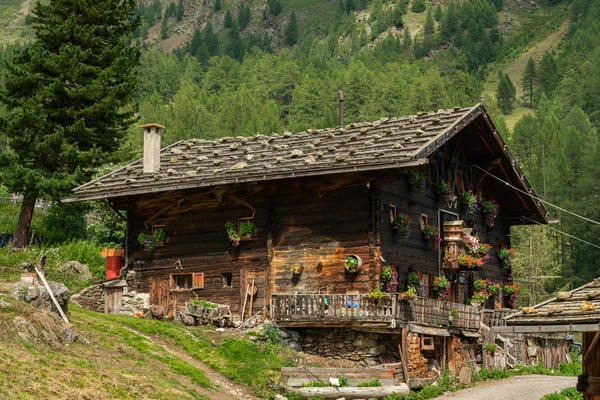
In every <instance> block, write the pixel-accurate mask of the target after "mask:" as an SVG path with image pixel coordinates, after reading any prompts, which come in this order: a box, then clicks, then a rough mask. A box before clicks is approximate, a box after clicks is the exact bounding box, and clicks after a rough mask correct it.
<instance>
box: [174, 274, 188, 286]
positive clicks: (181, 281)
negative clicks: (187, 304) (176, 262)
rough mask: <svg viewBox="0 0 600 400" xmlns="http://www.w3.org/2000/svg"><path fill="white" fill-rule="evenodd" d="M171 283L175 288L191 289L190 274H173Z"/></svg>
mask: <svg viewBox="0 0 600 400" xmlns="http://www.w3.org/2000/svg"><path fill="white" fill-rule="evenodd" d="M173 281H174V282H173V284H174V285H175V287H174V288H173V289H175V290H183V289H191V288H192V274H187V275H175V276H173Z"/></svg>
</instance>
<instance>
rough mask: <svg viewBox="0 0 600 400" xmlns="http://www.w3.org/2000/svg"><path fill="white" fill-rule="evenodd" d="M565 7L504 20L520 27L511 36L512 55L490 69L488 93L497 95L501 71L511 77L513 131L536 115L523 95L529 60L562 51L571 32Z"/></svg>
mask: <svg viewBox="0 0 600 400" xmlns="http://www.w3.org/2000/svg"><path fill="white" fill-rule="evenodd" d="M567 7H568V6H566V5H565V4H558V5H555V6H547V5H542V6H540V7H539V8H534V9H528V10H525V11H517V12H509V11H504V12H503V13H502V15H501V19H502V21H503V22H504V23H505V24H507V25H508V24H512V25H516V27H515V28H514V30H513V31H512V32H511V33H510V34H508V36H507V37H506V39H505V41H506V42H507V43H508V55H507V56H506V57H505V59H504V61H503V62H500V63H496V64H493V65H491V66H490V68H489V73H488V77H487V80H486V82H485V84H484V93H486V94H488V95H491V96H495V94H496V88H497V86H498V71H502V72H503V73H506V74H508V76H509V77H510V79H511V80H512V82H513V84H514V85H515V88H516V89H517V103H516V107H515V109H514V110H513V112H512V113H511V114H509V115H507V116H506V123H507V125H508V127H509V128H511V129H512V128H513V127H514V125H515V123H516V122H517V121H518V120H519V119H520V118H522V117H523V116H525V115H527V114H530V113H533V112H534V111H533V110H532V109H530V108H529V107H528V102H529V99H528V98H527V96H526V95H524V94H523V88H522V86H523V79H522V76H523V70H524V69H525V65H526V64H527V61H528V60H529V58H533V59H534V60H535V61H536V62H537V61H539V60H540V59H541V58H542V56H543V55H544V53H545V52H546V51H549V52H551V53H552V52H557V51H560V43H561V40H562V38H563V37H564V35H565V34H566V32H567V28H568V25H567V23H566V19H567V15H568V12H567V11H568V10H567Z"/></svg>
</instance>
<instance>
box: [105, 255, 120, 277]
mask: <svg viewBox="0 0 600 400" xmlns="http://www.w3.org/2000/svg"><path fill="white" fill-rule="evenodd" d="M122 265H123V260H122V259H121V256H108V257H106V279H111V278H116V277H118V276H119V271H121V266H122Z"/></svg>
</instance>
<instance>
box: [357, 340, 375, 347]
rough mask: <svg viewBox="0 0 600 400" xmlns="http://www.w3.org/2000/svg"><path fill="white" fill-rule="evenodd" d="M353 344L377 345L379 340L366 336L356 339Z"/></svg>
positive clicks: (359, 345) (362, 345) (358, 345)
mask: <svg viewBox="0 0 600 400" xmlns="http://www.w3.org/2000/svg"><path fill="white" fill-rule="evenodd" d="M352 345H353V346H354V347H374V346H377V340H374V339H366V338H363V339H356V340H355V341H354V343H352Z"/></svg>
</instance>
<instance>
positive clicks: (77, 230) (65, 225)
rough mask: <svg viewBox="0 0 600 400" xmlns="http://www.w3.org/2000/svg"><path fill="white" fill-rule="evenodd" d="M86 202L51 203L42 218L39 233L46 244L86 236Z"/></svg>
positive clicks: (81, 238)
mask: <svg viewBox="0 0 600 400" xmlns="http://www.w3.org/2000/svg"><path fill="white" fill-rule="evenodd" d="M87 211H88V206H87V205H86V204H81V203H75V204H64V203H53V204H52V205H51V206H50V208H48V212H47V213H46V215H45V216H44V218H43V219H42V222H41V224H40V226H39V231H38V232H39V233H41V235H42V236H43V238H44V243H46V244H59V243H64V242H68V241H71V240H83V239H85V238H86V219H85V216H86V213H87Z"/></svg>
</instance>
